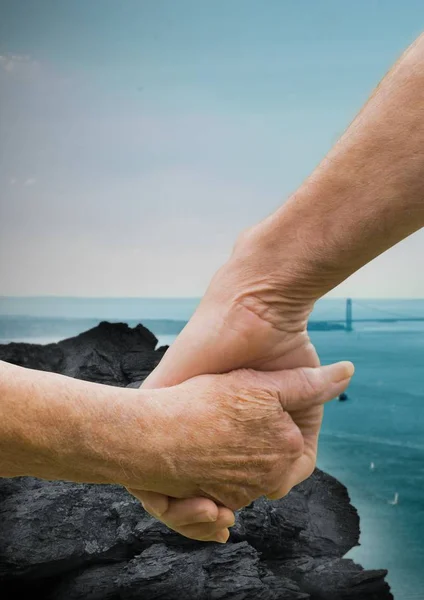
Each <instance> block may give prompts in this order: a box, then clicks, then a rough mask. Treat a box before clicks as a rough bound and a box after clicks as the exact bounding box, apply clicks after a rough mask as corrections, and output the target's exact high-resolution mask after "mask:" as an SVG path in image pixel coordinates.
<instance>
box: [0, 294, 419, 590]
mask: <svg viewBox="0 0 424 600" xmlns="http://www.w3.org/2000/svg"><path fill="white" fill-rule="evenodd" d="M197 303H198V300H197V299H134V298H130V299H74V298H67V299H60V298H45V299H43V298H38V299H27V298H22V299H10V298H0V343H2V342H4V341H9V340H12V339H13V340H28V341H41V342H48V341H56V340H59V339H61V338H63V337H67V336H69V335H75V334H76V333H79V332H80V331H83V330H84V329H86V328H87V326H93V325H94V324H95V323H96V322H98V321H99V320H102V319H109V320H114V321H117V320H120V321H127V322H130V323H135V322H138V321H141V322H143V320H144V321H146V320H149V319H154V320H155V326H156V327H157V328H158V331H159V333H158V335H157V337H158V338H159V343H160V344H163V343H172V341H173V339H175V334H173V333H169V323H168V324H166V322H165V321H164V320H166V319H171V320H177V321H184V320H187V319H188V318H189V317H190V315H191V314H192V312H193V310H194V309H195V306H196V305H197ZM353 312H354V318H355V317H356V318H358V319H364V318H378V319H382V318H389V317H390V316H393V315H401V316H405V317H411V316H417V317H424V300H401V301H399V300H367V301H365V300H363V301H354V303H353ZM14 315H15V316H14ZM343 315H344V301H343V300H339V299H336V300H334V299H332V300H323V301H320V302H319V303H318V304H317V306H316V308H315V310H314V314H313V318H314V319H342V318H343ZM171 330H172V328H171ZM153 331H154V332H155V329H154V328H153ZM167 331H168V333H166V332H167ZM164 332H165V333H164ZM155 333H157V332H155ZM311 337H312V339H313V341H314V343H315V345H316V347H317V348H318V351H319V353H320V356H321V359H322V361H323V362H324V363H327V362H330V361H335V360H340V359H349V360H352V361H353V362H354V363H355V365H356V373H355V377H354V380H353V382H352V384H351V386H350V389H349V392H348V393H349V398H350V400H349V401H348V402H345V403H340V402H337V401H335V402H332V403H329V404H328V405H327V407H326V411H325V418H324V424H323V430H322V435H321V441H320V449H319V457H318V464H319V466H320V467H321V468H323V469H325V470H327V471H328V472H330V473H331V474H333V475H334V476H336V477H337V478H338V479H340V480H341V481H342V482H343V483H345V484H346V485H347V487H348V488H349V492H350V495H351V497H352V501H353V503H354V505H355V506H356V507H357V508H358V510H359V514H360V516H361V530H362V533H361V546H360V547H358V548H355V549H354V550H353V551H351V552H350V553H349V556H352V557H353V558H354V559H356V560H357V561H358V562H360V563H361V564H363V565H364V566H365V567H367V568H388V569H389V577H388V579H389V582H390V584H391V585H392V588H393V592H394V596H395V598H396V600H418V599H421V598H423V597H424V592H423V591H422V589H423V588H424V572H423V567H424V322H381V321H380V322H365V323H356V324H355V323H354V331H353V332H351V333H347V332H344V331H334V332H325V331H322V332H312V334H311ZM371 463H373V468H371ZM396 493H397V494H398V496H399V502H398V504H397V505H392V504H390V501H391V500H393V498H394V495H395V494H396Z"/></svg>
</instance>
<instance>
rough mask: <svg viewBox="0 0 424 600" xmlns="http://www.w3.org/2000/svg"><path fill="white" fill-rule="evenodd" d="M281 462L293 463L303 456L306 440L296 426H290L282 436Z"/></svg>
mask: <svg viewBox="0 0 424 600" xmlns="http://www.w3.org/2000/svg"><path fill="white" fill-rule="evenodd" d="M281 448H282V451H281V460H280V466H281V462H282V461H284V463H287V462H289V463H290V462H292V461H294V460H296V459H297V458H299V457H300V456H302V454H303V450H304V440H303V436H302V434H301V432H300V430H299V429H298V428H297V427H296V426H295V425H292V426H289V427H287V428H286V429H285V431H284V433H283V435H282V444H281Z"/></svg>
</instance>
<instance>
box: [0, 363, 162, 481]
mask: <svg viewBox="0 0 424 600" xmlns="http://www.w3.org/2000/svg"><path fill="white" fill-rule="evenodd" d="M135 395H137V398H136V399H135ZM139 396H140V392H139V391H138V390H122V389H120V388H114V387H111V386H105V385H98V384H93V383H89V382H85V381H79V380H76V379H72V378H69V377H65V376H62V375H56V374H53V373H44V372H39V371H34V370H31V369H25V368H22V367H16V366H13V365H9V364H7V363H4V362H0V476H2V477H15V476H22V475H31V476H35V477H40V478H44V479H65V480H71V481H81V482H92V483H111V482H125V481H126V474H125V473H124V470H125V465H129V464H131V457H128V456H127V448H128V445H127V444H126V439H127V437H128V434H127V431H128V430H130V431H131V432H133V431H134V429H136V432H137V435H138V439H139V454H138V457H137V458H138V463H137V464H138V470H139V473H138V476H139V478H140V479H141V480H142V477H143V473H142V470H143V465H144V466H145V469H146V475H147V474H148V472H150V471H151V469H152V467H153V465H154V463H155V458H154V456H153V446H154V445H152V443H151V441H152V440H151V435H150V434H149V431H150V428H151V421H150V422H149V416H150V414H149V406H150V405H149V403H148V402H146V403H145V405H144V407H143V408H144V411H143V416H142V417H141V416H140V414H139V413H138V412H134V411H132V410H131V403H132V401H133V400H136V401H137V402H138V403H139V402H140V400H141V399H142V398H140V397H139ZM133 397H134V398H133ZM140 465H141V466H142V468H141V469H140Z"/></svg>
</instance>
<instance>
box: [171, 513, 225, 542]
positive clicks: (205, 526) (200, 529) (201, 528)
mask: <svg viewBox="0 0 424 600" xmlns="http://www.w3.org/2000/svg"><path fill="white" fill-rule="evenodd" d="M233 525H235V516H234V513H233V512H232V511H231V510H230V509H228V508H225V507H224V506H220V507H219V514H218V518H217V520H216V521H215V523H190V524H188V525H183V526H182V527H175V528H174V527H172V529H175V531H178V533H181V535H184V536H186V537H190V538H193V539H196V540H205V539H207V538H209V537H214V536H215V535H216V534H217V533H218V532H220V531H222V530H225V529H228V527H233Z"/></svg>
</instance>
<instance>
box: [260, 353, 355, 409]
mask: <svg viewBox="0 0 424 600" xmlns="http://www.w3.org/2000/svg"><path fill="white" fill-rule="evenodd" d="M353 373H354V366H353V364H352V363H351V362H348V361H343V362H339V363H335V364H332V365H326V366H324V367H316V368H311V367H303V368H300V369H290V370H288V371H281V372H279V373H272V374H270V375H269V377H272V378H273V381H274V384H275V385H277V386H278V388H279V396H280V402H281V405H282V407H283V408H284V410H286V411H288V412H289V413H293V412H295V411H298V410H304V409H305V408H310V407H311V406H316V405H319V404H323V403H324V402H328V401H329V400H331V399H333V398H335V397H336V396H338V395H339V394H341V393H342V392H343V391H344V390H345V389H346V388H347V386H348V385H349V382H350V379H351V377H352V375H353ZM264 376H265V375H264ZM266 376H268V374H267V375H266Z"/></svg>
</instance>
